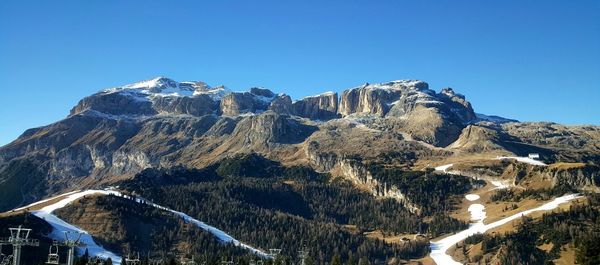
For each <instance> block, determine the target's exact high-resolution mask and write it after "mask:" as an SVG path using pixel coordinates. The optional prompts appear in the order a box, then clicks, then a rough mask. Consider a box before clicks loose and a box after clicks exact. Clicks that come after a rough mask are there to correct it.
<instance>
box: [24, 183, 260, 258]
mask: <svg viewBox="0 0 600 265" xmlns="http://www.w3.org/2000/svg"><path fill="white" fill-rule="evenodd" d="M88 195H115V196H120V197H124V198H128V199H132V200H135V201H136V202H138V203H146V204H147V205H151V206H153V207H155V208H158V209H161V210H165V211H169V212H171V213H173V214H175V215H177V216H178V217H180V218H182V219H183V220H184V221H186V222H190V223H193V224H194V225H196V226H197V227H198V228H200V229H202V230H205V231H207V232H209V233H211V234H213V235H214V236H215V237H217V238H218V239H219V240H220V241H221V242H223V243H231V244H233V245H235V246H238V247H241V248H244V249H246V250H249V251H250V252H252V253H254V254H256V255H259V256H261V257H264V258H270V257H271V256H270V255H268V254H267V253H265V252H264V251H262V250H259V249H256V248H254V247H252V246H250V245H247V244H244V243H242V242H240V241H239V240H237V239H235V238H233V237H232V236H230V235H229V234H227V233H225V232H224V231H222V230H220V229H218V228H216V227H213V226H210V225H208V224H206V223H204V222H201V221H199V220H197V219H194V218H192V217H190V216H189V215H187V214H185V213H182V212H179V211H175V210H172V209H169V208H167V207H164V206H161V205H158V204H155V203H152V202H149V201H148V200H146V199H143V198H138V197H131V196H128V195H124V194H122V193H120V192H118V191H114V190H85V191H73V192H68V193H65V194H62V195H59V196H56V197H53V198H49V199H45V200H42V201H38V202H35V203H32V204H30V205H27V206H25V207H21V208H18V209H15V210H23V209H27V208H30V207H32V206H35V205H39V204H42V203H46V202H48V201H51V200H54V199H57V198H62V199H60V200H59V201H57V202H54V203H52V204H50V205H47V206H44V207H42V208H41V209H39V210H36V211H32V212H31V213H32V214H33V215H35V216H37V217H39V218H42V219H44V220H45V221H47V222H48V223H49V224H50V225H51V226H52V227H53V230H52V232H51V233H50V234H49V235H48V236H49V237H50V238H52V239H55V240H64V231H70V232H79V233H82V237H81V241H82V242H83V243H85V245H86V246H84V247H80V248H79V251H80V253H82V252H84V251H85V249H88V252H89V254H90V255H91V256H98V257H101V258H103V259H107V258H111V259H112V261H113V263H114V264H121V257H119V256H118V255H117V254H115V253H113V252H111V251H108V250H106V249H104V248H103V247H102V246H100V245H98V244H97V243H96V242H95V241H94V239H93V238H92V236H91V235H90V234H89V233H88V232H87V231H85V230H83V229H81V228H79V227H77V226H74V225H72V224H69V223H67V222H65V221H64V220H62V219H60V218H58V217H57V216H56V215H54V214H53V212H54V211H55V210H57V209H60V208H63V207H65V206H67V205H68V204H70V203H72V202H74V201H76V200H78V199H80V198H82V197H84V196H88Z"/></svg>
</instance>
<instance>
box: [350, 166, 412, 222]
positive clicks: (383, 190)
mask: <svg viewBox="0 0 600 265" xmlns="http://www.w3.org/2000/svg"><path fill="white" fill-rule="evenodd" d="M339 168H340V172H341V174H342V175H343V176H344V177H345V178H347V179H348V180H350V181H352V182H353V183H354V184H355V185H360V186H366V187H367V188H368V189H369V190H370V191H371V193H372V194H373V196H376V197H382V198H392V199H395V200H397V201H398V202H400V203H402V205H404V207H406V208H407V209H408V210H409V211H411V212H412V213H415V214H420V213H421V209H419V207H417V206H416V205H415V204H413V203H412V202H411V201H410V200H409V198H407V197H406V195H404V193H402V191H400V189H398V187H396V186H395V185H391V186H390V187H388V186H387V184H386V183H380V182H379V181H378V180H377V179H375V178H373V175H372V174H371V172H369V170H368V169H367V167H366V166H364V165H363V164H361V163H360V162H358V161H354V160H351V159H342V160H340V162H339Z"/></svg>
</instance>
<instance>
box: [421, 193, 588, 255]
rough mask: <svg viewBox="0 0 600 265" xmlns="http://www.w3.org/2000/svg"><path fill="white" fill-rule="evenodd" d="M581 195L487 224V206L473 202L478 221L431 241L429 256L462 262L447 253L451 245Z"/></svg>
mask: <svg viewBox="0 0 600 265" xmlns="http://www.w3.org/2000/svg"><path fill="white" fill-rule="evenodd" d="M579 197H581V196H579V195H577V194H569V195H565V196H562V197H558V198H556V199H554V200H552V201H550V202H547V203H545V204H543V205H542V206H539V207H537V208H533V209H529V210H525V211H522V212H520V213H517V214H514V215H511V216H509V217H506V218H504V219H500V220H498V221H496V222H493V223H490V224H487V225H486V224H484V223H483V221H484V220H485V218H486V214H485V206H483V205H482V204H472V205H471V206H469V212H470V213H471V220H474V221H476V222H475V223H472V224H471V225H470V227H469V228H468V229H466V230H463V231H460V232H458V233H456V234H453V235H450V236H448V237H445V238H443V239H441V240H439V241H432V242H431V243H430V248H431V253H430V254H429V256H430V257H431V258H432V259H433V261H435V263H436V264H438V265H446V264H452V265H456V264H461V263H459V262H456V261H454V260H453V259H452V257H451V256H450V255H448V254H446V251H448V249H450V247H452V246H454V245H455V244H456V243H458V242H461V241H463V240H465V239H466V238H467V237H469V236H471V235H474V234H477V233H484V232H485V231H487V230H490V229H492V228H496V227H498V226H501V225H504V224H506V223H508V222H510V221H513V220H515V219H518V218H520V217H521V216H523V215H528V214H531V213H533V212H537V211H549V210H552V209H555V208H556V207H558V206H559V205H561V204H563V203H566V202H568V201H571V200H574V199H577V198H579Z"/></svg>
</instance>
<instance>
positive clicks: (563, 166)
mask: <svg viewBox="0 0 600 265" xmlns="http://www.w3.org/2000/svg"><path fill="white" fill-rule="evenodd" d="M584 167H585V163H565V162H558V163H554V164H551V165H548V169H551V170H570V169H578V168H584Z"/></svg>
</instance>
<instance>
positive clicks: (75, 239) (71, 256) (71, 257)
mask: <svg viewBox="0 0 600 265" xmlns="http://www.w3.org/2000/svg"><path fill="white" fill-rule="evenodd" d="M82 235H83V234H82V233H80V232H71V231H65V242H63V243H62V245H63V246H66V247H68V248H69V252H68V254H67V265H73V263H74V262H75V247H83V246H85V244H83V243H81V241H80V240H81V236H82Z"/></svg>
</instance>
